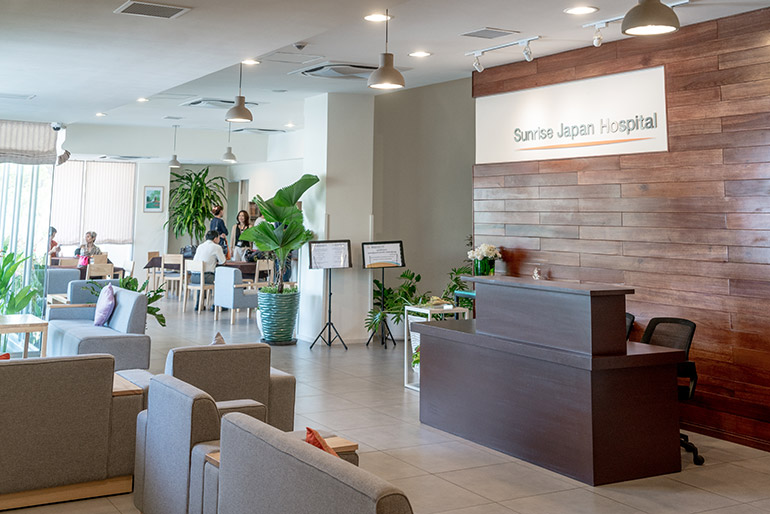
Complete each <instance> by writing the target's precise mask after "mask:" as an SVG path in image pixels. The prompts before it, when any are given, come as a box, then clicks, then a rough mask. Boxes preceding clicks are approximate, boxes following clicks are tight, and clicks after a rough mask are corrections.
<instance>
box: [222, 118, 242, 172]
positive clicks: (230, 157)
mask: <svg viewBox="0 0 770 514" xmlns="http://www.w3.org/2000/svg"><path fill="white" fill-rule="evenodd" d="M231 133H232V123H228V124H227V151H226V152H225V153H224V155H222V160H223V161H224V162H226V163H228V164H235V163H237V162H238V159H237V158H236V157H235V154H234V153H233V147H232V146H230V134H231Z"/></svg>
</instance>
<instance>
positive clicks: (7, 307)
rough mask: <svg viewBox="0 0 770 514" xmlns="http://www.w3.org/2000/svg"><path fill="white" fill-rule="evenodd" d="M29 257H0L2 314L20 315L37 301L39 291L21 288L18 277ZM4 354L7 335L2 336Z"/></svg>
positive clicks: (7, 255)
mask: <svg viewBox="0 0 770 514" xmlns="http://www.w3.org/2000/svg"><path fill="white" fill-rule="evenodd" d="M27 259H29V257H24V256H23V255H19V254H16V253H7V254H5V255H4V256H2V257H0V314H18V313H19V312H21V311H23V310H24V309H26V308H27V306H28V305H29V304H30V303H31V302H32V301H33V300H34V299H35V297H36V296H37V294H38V291H37V290H36V289H35V288H34V287H33V286H24V287H21V277H20V276H18V275H16V271H17V270H18V269H19V266H21V265H22V264H24V261H26V260H27ZM1 342H2V344H1V345H0V347H2V352H5V350H6V344H7V340H6V335H5V334H3V335H2V336H1Z"/></svg>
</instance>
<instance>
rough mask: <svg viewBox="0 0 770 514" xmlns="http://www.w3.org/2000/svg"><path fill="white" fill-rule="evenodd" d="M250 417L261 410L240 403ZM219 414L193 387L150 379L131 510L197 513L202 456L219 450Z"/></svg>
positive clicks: (140, 422)
mask: <svg viewBox="0 0 770 514" xmlns="http://www.w3.org/2000/svg"><path fill="white" fill-rule="evenodd" d="M241 409H242V410H243V412H245V413H246V414H248V415H249V416H253V417H255V419H256V418H257V417H261V418H262V419H264V408H263V407H262V406H261V405H259V404H258V403H257V402H254V401H246V402H241ZM219 418H220V411H219V409H218V408H217V405H216V403H215V402H214V399H213V398H211V396H209V395H208V394H206V393H205V392H203V391H201V390H200V389H198V388H197V387H194V386H191V385H190V384H187V383H185V382H182V381H181V380H178V379H176V378H174V377H170V376H168V375H157V376H154V377H152V379H151V380H150V387H149V400H148V408H147V410H144V411H142V412H141V413H140V414H139V416H138V417H137V419H136V459H135V470H134V505H136V508H137V509H139V510H141V511H142V512H143V513H144V514H188V512H189V513H190V514H192V513H200V512H201V510H202V504H201V502H202V491H203V471H204V464H205V456H206V454H207V453H208V452H210V451H215V450H217V449H219V441H218V440H219V427H220V421H219Z"/></svg>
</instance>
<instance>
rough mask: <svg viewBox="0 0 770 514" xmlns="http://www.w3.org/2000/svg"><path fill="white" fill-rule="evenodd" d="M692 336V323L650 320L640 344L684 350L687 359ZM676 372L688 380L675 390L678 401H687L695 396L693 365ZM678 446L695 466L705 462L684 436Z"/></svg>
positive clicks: (690, 364) (683, 365) (688, 364)
mask: <svg viewBox="0 0 770 514" xmlns="http://www.w3.org/2000/svg"><path fill="white" fill-rule="evenodd" d="M626 322H628V314H626ZM693 335H695V323H693V322H692V321H689V320H686V319H681V318H652V319H651V320H650V322H649V324H648V325H647V328H646V329H645V330H644V335H642V341H641V342H642V343H646V344H654V345H657V346H665V347H667V348H676V349H677V350H684V352H685V356H686V358H687V359H689V358H690V345H691V344H692V337H693ZM676 371H677V373H676V375H677V377H680V378H687V379H688V380H689V383H688V384H687V385H680V386H678V388H677V394H678V397H679V401H680V402H681V401H687V400H689V399H691V398H692V397H693V394H695V384H697V383H698V373H697V372H696V370H695V363H694V362H692V361H690V360H688V361H686V362H682V363H680V364H679V365H678V366H677V370H676ZM679 445H680V446H681V447H682V448H684V449H685V450H686V451H687V452H689V453H692V461H693V463H695V464H696V465H698V466H700V465H702V464H703V463H704V462H705V459H704V458H703V457H701V456H700V455H698V448H697V447H696V446H695V445H694V444H692V443H691V442H690V441H689V439H688V438H687V436H686V435H685V434H682V433H680V434H679Z"/></svg>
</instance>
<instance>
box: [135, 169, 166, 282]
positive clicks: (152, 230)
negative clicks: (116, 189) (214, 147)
mask: <svg viewBox="0 0 770 514" xmlns="http://www.w3.org/2000/svg"><path fill="white" fill-rule="evenodd" d="M168 181H169V168H168V165H167V164H149V163H139V164H138V165H137V167H136V194H135V198H136V206H135V216H134V262H135V263H136V268H135V271H134V276H135V277H137V278H140V279H141V278H145V273H144V271H143V270H142V268H143V267H144V265H145V264H147V252H160V253H166V251H167V249H168V238H167V237H166V228H165V227H164V226H163V225H164V224H165V223H166V221H167V220H168V191H169V189H168ZM145 186H162V187H163V212H143V210H144V187H145Z"/></svg>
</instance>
